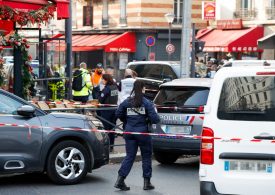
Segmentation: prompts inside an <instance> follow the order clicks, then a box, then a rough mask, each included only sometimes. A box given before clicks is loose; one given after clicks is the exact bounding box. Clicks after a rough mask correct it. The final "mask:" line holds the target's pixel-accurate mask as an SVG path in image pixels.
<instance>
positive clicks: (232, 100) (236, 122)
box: [199, 66, 275, 195]
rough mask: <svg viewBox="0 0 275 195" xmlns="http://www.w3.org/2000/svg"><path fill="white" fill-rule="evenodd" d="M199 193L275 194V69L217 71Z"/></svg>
mask: <svg viewBox="0 0 275 195" xmlns="http://www.w3.org/2000/svg"><path fill="white" fill-rule="evenodd" d="M204 112H205V118H204V122H203V130H202V136H203V137H202V140H201V159H200V170H199V177H200V194H202V195H210V194H211V195H212V194H244V195H253V194H255V195H259V194H260V195H268V194H270V195H271V194H272V195H274V194H275V187H274V183H275V66H251V67H249V68H248V67H243V66H239V67H227V68H222V69H221V70H219V71H218V72H217V74H216V75H215V77H214V80H213V82H212V86H211V89H210V93H209V97H208V101H207V105H206V106H205V109H204Z"/></svg>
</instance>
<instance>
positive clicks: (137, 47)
mask: <svg viewBox="0 0 275 195" xmlns="http://www.w3.org/2000/svg"><path fill="white" fill-rule="evenodd" d="M182 4H183V0H91V1H84V0H74V1H73V4H72V8H73V13H72V19H73V45H72V46H73V58H74V65H77V64H78V63H80V62H81V61H86V62H88V65H89V66H90V68H94V67H95V65H96V63H98V62H102V63H103V64H104V65H105V66H106V65H112V66H114V67H115V68H116V69H117V70H121V72H122V71H123V70H124V69H125V66H126V64H127V63H128V62H129V61H133V60H168V54H167V52H166V45H167V44H168V38H169V33H168V32H169V23H168V22H167V20H166V19H165V16H164V15H165V14H167V13H174V15H175V18H174V20H173V23H172V24H171V34H170V35H171V43H172V44H173V45H174V46H175V52H174V53H173V54H171V55H170V59H171V60H173V61H175V60H176V61H179V60H180V48H181V28H182V27H181V25H182ZM201 5H202V1H201V0H194V1H192V23H195V25H196V30H199V29H203V28H206V25H207V23H206V21H203V20H202V19H201V18H202V9H201ZM56 26H62V25H59V24H57V25H56ZM125 33H131V39H130V40H129V41H131V43H128V45H127V42H128V41H127V40H125V38H123V37H125ZM133 34H134V37H133V36H132V35H133ZM86 35H89V36H90V38H87V39H86V41H83V40H82V41H79V36H86ZM96 35H101V38H98V39H101V43H99V40H98V39H97V38H96V37H95V36H96ZM102 35H105V37H102ZM116 35H121V36H122V37H119V40H117V39H116V38H113V37H114V36H116ZM77 36H78V37H77ZM92 36H93V37H92ZM106 36H107V37H106ZM128 36H129V34H127V37H126V39H128ZM148 37H150V40H149V39H148ZM92 38H94V39H93V40H92ZM110 40H111V41H110ZM83 42H85V44H86V45H85V44H84V43H83ZM114 42H116V44H114ZM123 44H125V45H127V47H125V46H123ZM110 45H112V46H113V47H111V46H110ZM131 45H132V47H131V48H129V47H130V46H131ZM148 45H149V46H148ZM81 49H82V50H81ZM118 72H119V71H118ZM118 75H120V74H118ZM118 79H119V78H118Z"/></svg>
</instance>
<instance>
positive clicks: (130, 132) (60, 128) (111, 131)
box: [0, 123, 275, 143]
mask: <svg viewBox="0 0 275 195" xmlns="http://www.w3.org/2000/svg"><path fill="white" fill-rule="evenodd" d="M4 126H6V127H21V128H28V129H29V133H28V138H29V139H30V138H31V131H30V130H31V129H34V128H36V129H37V128H39V129H53V130H56V131H63V130H64V131H65V130H70V131H86V132H98V133H115V134H121V135H144V136H161V137H176V138H192V139H210V140H211V139H214V140H220V141H225V142H240V141H249V142H254V143H260V142H268V143H275V140H272V141H271V140H262V139H242V138H227V139H226V138H221V137H209V136H198V135H184V134H166V133H149V132H148V133H147V132H132V131H114V130H101V129H96V128H93V129H87V128H71V127H46V126H39V125H28V124H26V123H25V124H24V125H18V124H9V123H0V127H4Z"/></svg>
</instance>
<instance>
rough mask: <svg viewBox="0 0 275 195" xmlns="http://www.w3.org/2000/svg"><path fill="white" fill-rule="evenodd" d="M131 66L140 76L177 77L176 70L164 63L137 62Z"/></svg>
mask: <svg viewBox="0 0 275 195" xmlns="http://www.w3.org/2000/svg"><path fill="white" fill-rule="evenodd" d="M130 68H131V69H132V70H134V71H136V72H137V74H138V77H141V78H148V79H155V80H164V79H168V80H173V79H176V78H177V75H176V74H175V72H174V70H173V69H172V68H171V67H170V66H168V65H164V64H136V65H131V66H130Z"/></svg>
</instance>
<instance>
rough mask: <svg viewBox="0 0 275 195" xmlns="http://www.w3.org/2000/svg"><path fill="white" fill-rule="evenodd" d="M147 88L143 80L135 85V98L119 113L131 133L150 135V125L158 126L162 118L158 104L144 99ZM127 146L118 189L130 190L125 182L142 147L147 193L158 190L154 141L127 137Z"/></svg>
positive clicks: (143, 137)
mask: <svg viewBox="0 0 275 195" xmlns="http://www.w3.org/2000/svg"><path fill="white" fill-rule="evenodd" d="M144 93H145V85H144V82H143V81H141V80H136V81H135V83H134V87H133V90H132V92H131V96H130V97H129V98H127V99H126V100H124V101H123V102H122V103H121V104H120V105H119V107H118V109H117V111H116V117H117V118H119V119H120V120H121V121H122V122H123V123H125V131H127V132H140V133H145V132H148V123H149V122H150V123H152V124H156V123H158V122H159V121H160V118H159V116H158V114H157V112H156V109H155V107H154V104H153V103H152V102H151V101H149V100H148V99H146V98H145V97H144ZM124 139H125V143H126V146H125V147H126V157H125V159H124V160H123V162H122V165H121V167H120V169H119V171H118V178H117V181H116V183H115V186H114V187H115V188H118V189H121V190H124V191H126V190H130V187H128V186H126V184H125V182H124V180H125V178H126V177H127V176H128V174H129V173H130V171H131V168H132V166H133V163H134V160H135V157H136V153H137V150H138V147H139V148H140V151H141V156H142V169H143V177H144V186H143V190H152V189H154V188H155V187H154V186H153V185H152V184H151V182H150V179H151V177H152V138H151V136H143V135H131V134H125V135H124Z"/></svg>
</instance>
